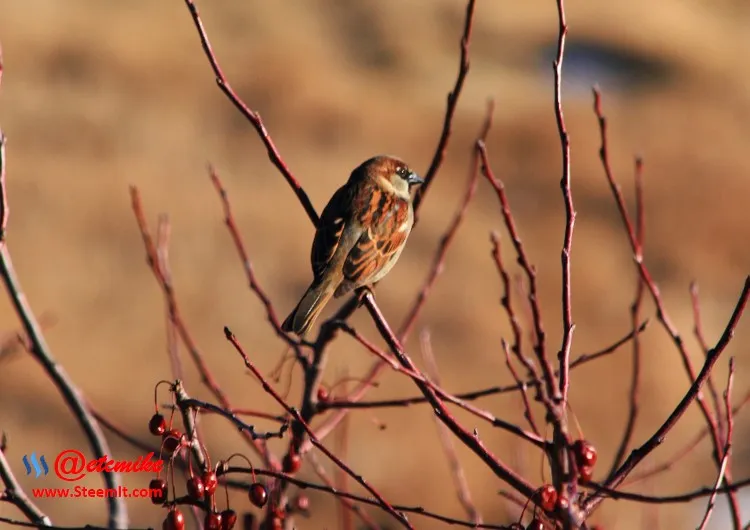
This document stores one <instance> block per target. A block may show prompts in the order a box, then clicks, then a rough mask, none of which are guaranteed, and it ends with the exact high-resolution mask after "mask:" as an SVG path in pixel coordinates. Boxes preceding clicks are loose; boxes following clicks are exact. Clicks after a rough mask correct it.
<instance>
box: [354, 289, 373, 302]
mask: <svg viewBox="0 0 750 530" xmlns="http://www.w3.org/2000/svg"><path fill="white" fill-rule="evenodd" d="M368 294H369V295H371V296H372V297H373V298H374V297H375V292H374V291H373V290H372V288H371V287H370V286H369V285H365V286H364V287H360V288H359V289H357V303H358V304H359V305H362V303H363V302H364V301H365V297H366V296H367V295H368Z"/></svg>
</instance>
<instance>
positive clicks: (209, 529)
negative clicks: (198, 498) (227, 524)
mask: <svg viewBox="0 0 750 530" xmlns="http://www.w3.org/2000/svg"><path fill="white" fill-rule="evenodd" d="M221 522H222V519H221V514H219V513H216V512H208V513H207V514H206V518H205V519H204V520H203V528H205V529H206V530H221Z"/></svg>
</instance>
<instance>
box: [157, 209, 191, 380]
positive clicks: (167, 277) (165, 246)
mask: <svg viewBox="0 0 750 530" xmlns="http://www.w3.org/2000/svg"><path fill="white" fill-rule="evenodd" d="M170 235H171V226H170V224H169V218H168V217H167V216H166V214H162V215H160V216H159V221H158V223H157V225H156V256H157V264H158V267H159V269H161V270H162V271H163V272H164V281H165V282H166V283H167V285H169V286H170V289H171V286H172V271H171V269H170V266H169V236H170ZM164 305H165V306H166V314H167V354H168V355H169V362H170V364H171V366H172V376H173V378H174V379H176V380H177V379H179V380H182V379H184V378H185V376H184V373H183V370H182V362H181V360H180V355H179V351H178V347H179V344H178V342H177V327H176V326H175V323H174V318H173V314H172V311H173V308H172V306H171V305H170V304H169V301H168V300H164Z"/></svg>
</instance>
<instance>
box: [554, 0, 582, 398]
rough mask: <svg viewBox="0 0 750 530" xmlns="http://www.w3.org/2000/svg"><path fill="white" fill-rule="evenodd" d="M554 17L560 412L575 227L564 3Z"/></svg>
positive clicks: (566, 368)
mask: <svg viewBox="0 0 750 530" xmlns="http://www.w3.org/2000/svg"><path fill="white" fill-rule="evenodd" d="M557 16H558V22H559V32H558V37H557V57H556V58H555V61H554V62H553V63H552V70H553V72H554V78H555V97H554V99H555V120H556V121H557V131H558V133H559V134H560V149H561V151H562V178H561V179H560V188H561V189H562V195H563V202H564V203H565V234H564V236H563V245H562V252H561V261H562V316H563V338H562V345H561V346H560V353H559V354H558V359H559V362H560V368H559V370H560V393H561V394H562V408H563V409H565V406H566V403H567V401H568V387H569V386H570V382H569V379H570V375H569V370H570V347H571V345H572V343H573V316H572V309H571V280H570V252H571V245H572V244H573V227H574V225H575V220H576V212H575V208H574V206H573V193H572V191H571V189H570V139H569V138H568V131H567V129H566V128H565V117H564V115H563V108H562V64H563V56H564V55H565V36H566V35H567V34H568V25H567V23H566V22H565V6H564V5H563V0H557Z"/></svg>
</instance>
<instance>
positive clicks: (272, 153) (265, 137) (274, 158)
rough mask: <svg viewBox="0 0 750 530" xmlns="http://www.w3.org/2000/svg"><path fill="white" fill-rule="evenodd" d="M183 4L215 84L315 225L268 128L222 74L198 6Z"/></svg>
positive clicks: (308, 204)
mask: <svg viewBox="0 0 750 530" xmlns="http://www.w3.org/2000/svg"><path fill="white" fill-rule="evenodd" d="M185 4H186V5H187V7H188V9H189V10H190V16H191V17H192V18H193V23H194V24H195V28H196V29H197V30H198V36H199V37H200V40H201V45H202V46H203V51H204V52H205V54H206V58H207V59H208V62H209V63H210V64H211V69H212V70H213V72H214V75H215V76H216V84H217V85H219V88H220V89H221V91H222V92H224V94H225V95H226V96H227V97H228V98H229V100H230V101H231V102H232V104H234V106H235V107H237V110H239V111H240V112H241V113H242V115H243V116H244V117H245V118H246V119H247V121H249V122H250V124H251V125H252V126H253V128H254V129H255V131H256V132H257V133H258V136H259V137H260V139H261V141H262V142H263V145H264V146H265V147H266V151H268V158H269V159H270V160H271V163H272V164H273V165H274V166H276V169H278V170H279V173H281V174H282V176H283V177H284V179H285V180H286V181H287V183H288V184H289V185H290V186H291V187H292V190H294V193H295V194H296V195H297V199H299V202H300V204H302V207H303V208H304V209H305V212H306V213H307V216H308V217H309V218H310V221H312V223H313V225H316V226H317V224H318V214H317V212H316V211H315V208H314V207H313V205H312V202H310V198H309V197H308V196H307V193H305V190H304V189H302V186H301V185H300V183H299V182H298V181H297V179H296V178H295V177H294V175H292V172H291V171H290V170H289V168H288V167H287V165H286V162H284V160H283V159H282V158H281V155H280V154H279V151H278V149H276V145H275V144H274V143H273V140H272V139H271V136H270V135H269V134H268V130H266V126H265V124H264V123H263V120H262V119H261V117H260V114H258V113H257V112H255V111H254V110H252V109H251V108H250V107H248V106H247V105H246V104H245V103H244V102H243V101H242V99H240V97H239V96H238V95H237V94H236V93H235V92H234V90H233V89H232V87H231V86H230V85H229V81H227V78H226V77H225V76H224V72H223V71H222V70H221V67H220V66H219V61H218V59H217V58H216V55H215V54H214V51H213V49H212V47H211V43H210V42H209V40H208V35H207V34H206V30H205V29H204V27H203V21H202V20H201V18H200V15H199V13H198V8H197V7H196V5H195V3H194V2H193V1H192V0H185Z"/></svg>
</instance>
